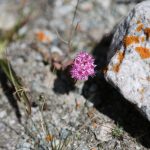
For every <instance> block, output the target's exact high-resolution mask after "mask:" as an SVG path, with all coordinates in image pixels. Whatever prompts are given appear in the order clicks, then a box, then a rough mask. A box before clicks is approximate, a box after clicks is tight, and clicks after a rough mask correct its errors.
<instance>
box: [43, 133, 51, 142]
mask: <svg viewBox="0 0 150 150" xmlns="http://www.w3.org/2000/svg"><path fill="white" fill-rule="evenodd" d="M45 140H46V141H47V142H50V141H52V140H53V136H52V135H50V134H48V135H47V136H46V137H45Z"/></svg>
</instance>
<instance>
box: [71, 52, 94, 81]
mask: <svg viewBox="0 0 150 150" xmlns="http://www.w3.org/2000/svg"><path fill="white" fill-rule="evenodd" d="M95 66H96V65H94V58H93V56H91V55H90V54H88V53H87V52H80V53H79V54H77V56H76V58H75V59H74V61H73V65H72V68H71V77H72V78H74V79H76V80H88V77H89V76H94V75H95V71H94V68H95Z"/></svg>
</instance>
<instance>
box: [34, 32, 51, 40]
mask: <svg viewBox="0 0 150 150" xmlns="http://www.w3.org/2000/svg"><path fill="white" fill-rule="evenodd" d="M36 38H37V40H38V41H40V42H50V41H51V40H50V38H49V37H48V36H47V35H46V34H45V33H44V32H42V31H40V32H37V33H36Z"/></svg>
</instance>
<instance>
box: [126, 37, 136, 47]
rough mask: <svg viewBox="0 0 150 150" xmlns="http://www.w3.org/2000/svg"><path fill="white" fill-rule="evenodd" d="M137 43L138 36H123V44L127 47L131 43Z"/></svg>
mask: <svg viewBox="0 0 150 150" xmlns="http://www.w3.org/2000/svg"><path fill="white" fill-rule="evenodd" d="M134 43H139V37H138V36H132V35H131V36H125V37H124V46H125V47H127V46H129V45H131V44H134Z"/></svg>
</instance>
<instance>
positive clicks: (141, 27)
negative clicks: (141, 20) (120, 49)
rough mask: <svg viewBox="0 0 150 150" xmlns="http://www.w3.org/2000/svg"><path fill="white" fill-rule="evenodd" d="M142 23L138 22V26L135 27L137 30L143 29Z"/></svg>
mask: <svg viewBox="0 0 150 150" xmlns="http://www.w3.org/2000/svg"><path fill="white" fill-rule="evenodd" d="M143 26H144V25H143V24H139V25H138V27H137V28H136V31H137V32H140V31H141V30H142V29H143Z"/></svg>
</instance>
